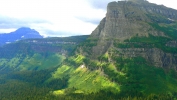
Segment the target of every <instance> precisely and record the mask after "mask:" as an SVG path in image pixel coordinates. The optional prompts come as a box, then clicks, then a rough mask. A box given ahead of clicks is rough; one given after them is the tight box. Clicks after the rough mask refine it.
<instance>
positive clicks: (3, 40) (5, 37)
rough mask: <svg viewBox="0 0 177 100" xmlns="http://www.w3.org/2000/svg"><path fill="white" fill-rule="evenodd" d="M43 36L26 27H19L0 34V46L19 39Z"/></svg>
mask: <svg viewBox="0 0 177 100" xmlns="http://www.w3.org/2000/svg"><path fill="white" fill-rule="evenodd" d="M29 38H43V37H42V36H41V35H40V34H39V32H37V31H36V30H34V29H30V28H28V27H21V28H19V29H17V30H16V31H14V32H11V33H4V34H0V46H1V45H4V44H7V43H11V42H14V41H17V40H21V39H29Z"/></svg>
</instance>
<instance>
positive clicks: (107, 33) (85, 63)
mask: <svg viewBox="0 0 177 100" xmlns="http://www.w3.org/2000/svg"><path fill="white" fill-rule="evenodd" d="M176 42H177V10H174V9H171V8H167V7H165V6H163V5H156V4H152V3H149V2H148V1H146V0H128V1H118V2H111V3H109V4H108V6H107V14H106V17H105V18H103V19H102V21H101V22H100V24H99V25H98V27H97V28H96V29H95V30H94V31H93V32H92V34H91V36H90V37H89V38H88V39H87V40H86V41H85V42H84V43H82V44H81V45H79V46H78V47H77V49H76V51H75V54H74V55H73V56H71V57H69V58H68V59H67V60H66V61H65V63H63V64H62V65H61V66H59V67H58V69H57V70H56V71H55V72H54V73H53V74H52V77H51V78H50V80H55V79H56V80H57V79H62V78H64V77H65V78H68V86H67V87H65V88H62V89H60V90H57V91H54V92H53V94H55V95H62V94H70V93H71V94H72V93H74V94H77V93H79V94H87V96H88V95H89V94H91V93H93V94H96V95H97V96H98V97H99V96H100V95H102V97H103V98H104V99H106V98H107V99H115V98H117V99H120V98H124V97H125V98H128V96H131V97H133V98H138V97H139V98H144V97H145V98H146V99H148V98H149V99H154V98H155V97H156V98H159V99H160V98H163V99H172V98H173V99H174V98H176V95H175V94H176V92H177V91H176V89H177V85H176V84H177V77H176V76H177V72H176V68H177V46H176ZM108 94H109V95H108ZM169 94H170V95H169ZM89 96H90V95H89ZM97 96H95V95H94V96H93V98H96V97H97ZM71 97H75V96H72V95H71ZM76 97H77V96H76ZM140 100H141V99H140Z"/></svg>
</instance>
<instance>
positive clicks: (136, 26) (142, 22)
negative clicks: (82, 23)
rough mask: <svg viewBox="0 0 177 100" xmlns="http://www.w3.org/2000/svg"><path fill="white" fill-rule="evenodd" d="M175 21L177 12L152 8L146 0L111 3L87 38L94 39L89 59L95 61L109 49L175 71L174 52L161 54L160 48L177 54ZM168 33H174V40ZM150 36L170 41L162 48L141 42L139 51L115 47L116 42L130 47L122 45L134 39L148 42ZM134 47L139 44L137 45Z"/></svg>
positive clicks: (136, 48)
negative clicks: (138, 57)
mask: <svg viewBox="0 0 177 100" xmlns="http://www.w3.org/2000/svg"><path fill="white" fill-rule="evenodd" d="M176 20H177V10H174V9H171V8H167V7H165V6H163V5H156V4H152V3H149V2H148V1H146V0H129V1H118V2H111V3H109V4H108V6H107V14H106V17H105V18H103V19H102V21H101V22H100V24H99V25H98V27H97V28H96V29H95V30H94V31H93V32H92V34H91V36H90V38H91V39H93V38H94V39H97V42H96V45H95V46H93V47H92V49H91V51H92V55H91V57H92V58H97V57H98V56H100V55H103V54H105V53H106V52H108V51H109V50H110V49H112V48H114V49H115V48H116V50H117V51H118V52H120V53H121V54H122V55H119V56H123V57H137V56H141V57H143V58H145V59H146V60H147V61H149V62H151V64H153V65H154V66H157V67H163V68H174V69H176V67H177V57H176V55H177V51H174V52H167V50H163V48H169V47H171V48H169V49H174V50H177V46H176V40H177V38H176V34H175V32H176V31H175V30H176V29H177V27H176V26H174V25H175V24H176ZM157 26H158V27H157ZM169 27H170V28H169ZM165 28H166V29H165ZM170 30H172V31H173V32H174V34H173V36H172V35H170V34H171V33H170ZM168 31H169V32H168ZM151 36H153V37H156V38H155V39H158V38H157V37H160V38H167V39H170V40H169V41H165V43H164V44H160V45H161V47H159V46H158V45H156V44H157V42H151V44H148V43H149V42H148V41H143V43H145V44H142V45H143V46H141V47H128V48H119V47H116V46H115V45H114V44H115V41H116V43H118V44H126V45H130V44H127V43H125V41H126V40H130V39H131V38H133V37H139V38H142V37H146V38H148V39H150V38H151ZM172 38H173V39H172ZM139 42H142V41H139ZM146 42H147V43H146ZM160 42H164V41H163V40H159V41H158V43H160ZM130 43H131V42H130ZM134 44H139V43H138V41H136V43H134ZM147 45H151V46H150V47H149V46H147ZM154 45H155V46H154ZM115 55H117V54H115Z"/></svg>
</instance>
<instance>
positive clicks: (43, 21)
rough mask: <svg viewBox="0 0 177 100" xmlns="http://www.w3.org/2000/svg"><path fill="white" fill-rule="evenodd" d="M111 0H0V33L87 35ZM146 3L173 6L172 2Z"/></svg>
mask: <svg viewBox="0 0 177 100" xmlns="http://www.w3.org/2000/svg"><path fill="white" fill-rule="evenodd" d="M111 1H112V0H77V1H73V0H70V1H67V0H0V33H2V32H8V31H12V30H14V29H16V28H19V27H23V26H25V27H30V28H33V29H36V30H37V31H39V32H40V33H41V34H42V35H43V36H65V35H67V36H68V35H80V34H90V33H91V32H92V31H93V30H94V29H95V28H96V26H97V25H98V23H99V21H100V20H101V19H102V18H103V17H105V14H106V6H107V3H108V2H111ZM148 1H150V2H153V3H158V4H164V5H167V6H170V7H173V8H175V7H176V6H175V4H176V3H175V2H174V0H168V1H165V0H163V1H162V0H161V1H160V0H148ZM176 9H177V8H176Z"/></svg>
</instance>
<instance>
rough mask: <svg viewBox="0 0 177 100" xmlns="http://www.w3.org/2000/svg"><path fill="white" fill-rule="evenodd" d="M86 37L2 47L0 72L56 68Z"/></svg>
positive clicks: (35, 41) (19, 43)
mask: <svg viewBox="0 0 177 100" xmlns="http://www.w3.org/2000/svg"><path fill="white" fill-rule="evenodd" d="M87 37H88V36H86V35H85V36H72V37H53V38H41V39H25V40H20V41H17V42H14V43H11V44H7V45H4V46H2V47H0V52H1V53H0V72H9V71H22V70H44V69H48V68H52V67H56V66H57V65H59V64H60V63H61V62H62V61H63V59H64V58H66V57H67V56H68V55H70V54H71V52H72V51H73V50H74V49H75V48H76V46H77V45H78V44H79V43H80V42H82V41H84V40H85V39H86V38H87Z"/></svg>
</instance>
